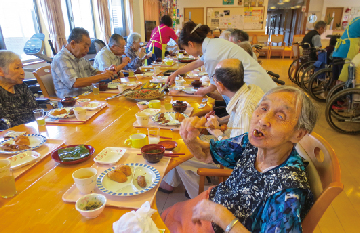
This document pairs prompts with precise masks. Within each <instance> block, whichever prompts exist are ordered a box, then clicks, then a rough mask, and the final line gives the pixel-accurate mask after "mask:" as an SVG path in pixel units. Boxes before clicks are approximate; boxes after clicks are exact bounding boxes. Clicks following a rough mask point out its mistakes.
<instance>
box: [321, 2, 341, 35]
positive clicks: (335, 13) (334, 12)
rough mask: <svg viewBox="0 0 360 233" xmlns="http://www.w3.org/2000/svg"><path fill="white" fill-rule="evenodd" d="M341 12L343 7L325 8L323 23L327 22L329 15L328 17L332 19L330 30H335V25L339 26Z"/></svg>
mask: <svg viewBox="0 0 360 233" xmlns="http://www.w3.org/2000/svg"><path fill="white" fill-rule="evenodd" d="M343 11H344V8H343V7H326V15H325V22H327V18H328V16H329V15H330V17H334V21H333V24H332V25H330V26H332V27H331V29H332V30H334V29H335V28H336V24H338V25H341V21H342V15H343Z"/></svg>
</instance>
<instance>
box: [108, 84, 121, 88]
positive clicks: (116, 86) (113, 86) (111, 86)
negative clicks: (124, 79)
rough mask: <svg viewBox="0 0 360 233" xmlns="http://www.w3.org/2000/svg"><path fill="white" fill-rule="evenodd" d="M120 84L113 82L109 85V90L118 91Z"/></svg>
mask: <svg viewBox="0 0 360 233" xmlns="http://www.w3.org/2000/svg"><path fill="white" fill-rule="evenodd" d="M119 84H120V83H119V82H111V83H108V88H110V89H117V88H118V85H119Z"/></svg>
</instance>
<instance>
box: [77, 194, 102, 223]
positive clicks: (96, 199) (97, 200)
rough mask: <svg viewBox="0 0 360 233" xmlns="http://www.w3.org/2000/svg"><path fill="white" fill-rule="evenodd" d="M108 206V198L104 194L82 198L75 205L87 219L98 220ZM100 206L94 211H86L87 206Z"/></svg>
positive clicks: (88, 195)
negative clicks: (106, 205)
mask: <svg viewBox="0 0 360 233" xmlns="http://www.w3.org/2000/svg"><path fill="white" fill-rule="evenodd" d="M105 204H106V197H105V196H104V195H102V194H98V193H91V194H87V195H85V196H82V197H80V198H79V199H78V200H77V201H76V204H75V208H76V210H77V211H79V212H80V214H81V215H82V216H84V217H85V218H96V217H97V216H99V215H100V214H101V212H102V211H103V210H104V208H105ZM91 205H100V206H99V207H98V208H96V209H94V210H86V209H85V208H86V207H87V206H91Z"/></svg>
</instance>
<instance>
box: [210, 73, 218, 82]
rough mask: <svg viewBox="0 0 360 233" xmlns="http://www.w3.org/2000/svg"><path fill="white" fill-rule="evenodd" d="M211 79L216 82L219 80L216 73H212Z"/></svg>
mask: <svg viewBox="0 0 360 233" xmlns="http://www.w3.org/2000/svg"><path fill="white" fill-rule="evenodd" d="M210 79H212V80H213V81H214V82H217V79H216V76H215V73H214V74H213V75H211V77H210Z"/></svg>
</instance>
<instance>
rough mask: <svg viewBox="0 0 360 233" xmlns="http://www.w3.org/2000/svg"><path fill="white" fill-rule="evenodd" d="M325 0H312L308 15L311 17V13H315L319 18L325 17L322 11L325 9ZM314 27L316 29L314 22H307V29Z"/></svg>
mask: <svg viewBox="0 0 360 233" xmlns="http://www.w3.org/2000/svg"><path fill="white" fill-rule="evenodd" d="M324 1H326V0H310V3H309V13H308V17H309V15H312V14H313V13H314V14H315V15H316V16H317V20H321V19H323V18H322V11H323V6H324ZM325 11H326V9H325ZM312 29H314V25H313V23H309V22H307V24H306V30H312Z"/></svg>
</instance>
